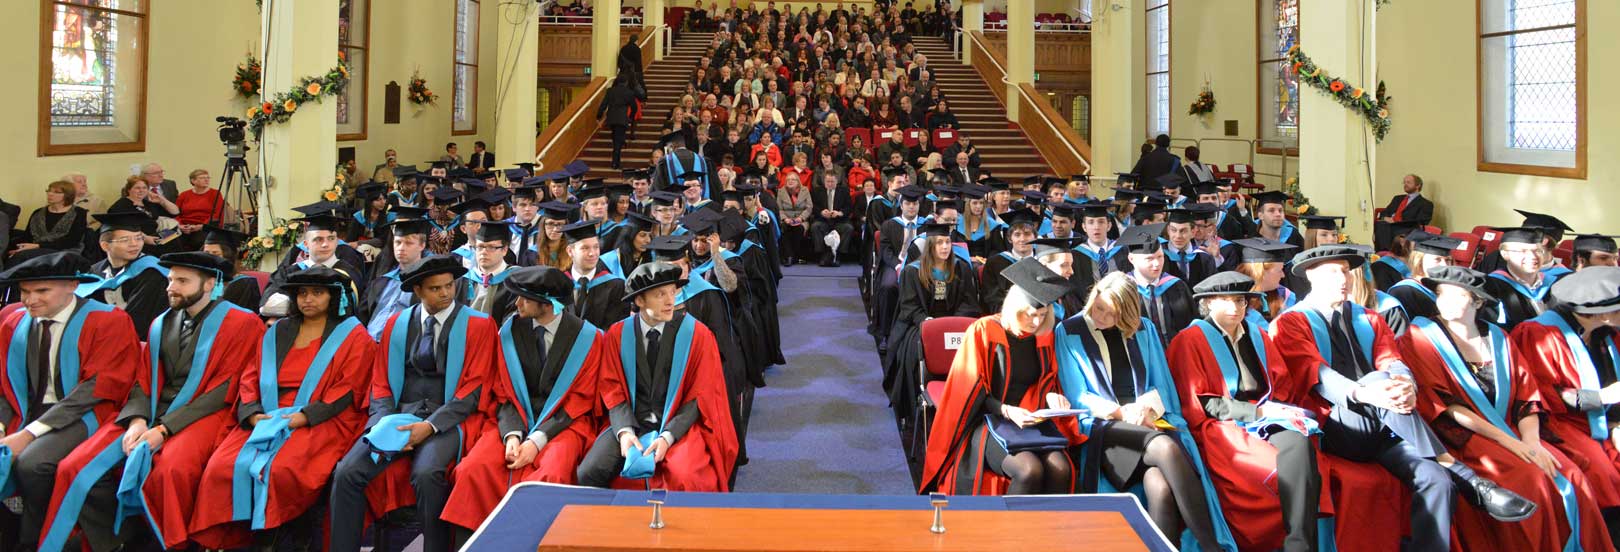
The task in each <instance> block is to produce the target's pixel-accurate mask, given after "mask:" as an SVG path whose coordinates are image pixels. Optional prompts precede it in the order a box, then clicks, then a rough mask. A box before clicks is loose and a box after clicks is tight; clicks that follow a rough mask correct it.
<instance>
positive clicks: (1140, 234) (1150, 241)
mask: <svg viewBox="0 0 1620 552" xmlns="http://www.w3.org/2000/svg"><path fill="white" fill-rule="evenodd" d="M1162 234H1164V223H1162V222H1161V223H1157V224H1143V225H1138V226H1132V227H1130V228H1126V229H1125V231H1124V232H1121V233H1120V235H1119V240H1117V241H1115V243H1116V244H1117V245H1119V246H1121V247H1124V248H1125V249H1126V250H1127V251H1129V252H1131V253H1155V252H1157V251H1159V247H1160V242H1159V236H1160V235H1162Z"/></svg>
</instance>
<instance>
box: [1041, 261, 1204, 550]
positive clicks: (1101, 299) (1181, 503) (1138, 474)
mask: <svg viewBox="0 0 1620 552" xmlns="http://www.w3.org/2000/svg"><path fill="white" fill-rule="evenodd" d="M1144 314H1145V313H1144V312H1143V307H1142V295H1141V293H1139V292H1137V290H1136V283H1135V282H1133V281H1132V280H1131V278H1130V277H1129V276H1127V275H1125V273H1123V272H1113V273H1110V274H1109V275H1107V276H1104V277H1103V279H1102V280H1099V281H1098V282H1097V284H1096V285H1095V286H1093V287H1092V288H1091V293H1090V294H1089V295H1087V297H1086V304H1085V307H1083V308H1082V309H1081V310H1080V312H1079V313H1077V314H1075V315H1074V316H1071V317H1069V319H1068V320H1065V321H1064V322H1063V324H1062V326H1061V327H1060V328H1058V329H1057V330H1056V331H1055V333H1056V335H1057V337H1056V339H1055V347H1056V352H1057V360H1058V380H1059V382H1060V384H1061V387H1062V393H1063V395H1064V397H1065V398H1067V399H1068V400H1069V402H1070V403H1073V404H1076V405H1083V406H1084V407H1085V408H1086V410H1088V411H1089V412H1088V413H1087V414H1085V415H1081V416H1080V419H1079V421H1080V426H1081V427H1089V428H1090V430H1089V432H1088V437H1089V439H1088V441H1087V446H1086V451H1085V456H1086V458H1087V461H1086V463H1085V464H1084V465H1085V470H1086V471H1085V473H1083V474H1082V479H1083V480H1084V481H1086V482H1087V483H1089V484H1091V486H1092V487H1096V488H1095V489H1093V488H1086V489H1084V490H1083V491H1082V492H1089V491H1093V490H1099V491H1104V492H1107V491H1111V490H1117V491H1127V490H1130V489H1132V488H1134V487H1137V486H1138V485H1140V486H1141V487H1142V489H1143V491H1144V493H1145V494H1146V496H1147V506H1148V515H1149V517H1151V518H1152V519H1153V524H1154V525H1156V526H1158V528H1159V530H1160V531H1161V532H1162V533H1164V534H1165V535H1169V536H1170V537H1171V539H1172V540H1173V541H1176V542H1182V539H1181V538H1180V536H1181V534H1182V529H1183V528H1184V527H1185V528H1186V529H1187V530H1188V531H1189V532H1191V533H1192V538H1193V539H1194V540H1195V541H1196V543H1197V546H1198V547H1199V548H1201V549H1203V550H1223V549H1231V547H1230V546H1225V547H1223V546H1220V543H1230V540H1231V535H1230V531H1229V530H1227V529H1226V527H1225V526H1224V522H1222V524H1221V525H1220V526H1217V525H1216V522H1217V520H1220V519H1221V518H1220V517H1219V516H1215V515H1211V513H1210V512H1211V510H1215V511H1219V505H1218V504H1217V503H1215V502H1214V500H1215V494H1214V492H1213V490H1212V489H1209V488H1208V487H1207V483H1206V482H1205V481H1206V480H1207V478H1206V477H1205V476H1204V473H1203V472H1204V470H1203V466H1202V464H1201V463H1200V462H1198V461H1197V460H1196V454H1197V452H1196V451H1197V450H1198V449H1197V446H1196V445H1195V444H1194V443H1192V442H1191V439H1190V438H1189V436H1188V434H1187V431H1186V430H1187V427H1186V420H1184V419H1183V418H1182V417H1181V414H1180V411H1181V403H1180V401H1179V395H1178V394H1177V392H1176V386H1175V381H1174V380H1173V379H1171V377H1170V372H1169V366H1168V362H1167V361H1166V360H1165V352H1164V346H1163V345H1162V344H1161V342H1160V341H1159V337H1158V336H1159V331H1158V328H1156V327H1154V325H1153V321H1152V320H1149V319H1148V318H1147V317H1146V316H1144ZM1178 439H1179V440H1180V444H1179V446H1178V443H1177V440H1178ZM1189 452H1190V453H1191V454H1189Z"/></svg>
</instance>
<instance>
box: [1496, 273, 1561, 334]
mask: <svg viewBox="0 0 1620 552" xmlns="http://www.w3.org/2000/svg"><path fill="white" fill-rule="evenodd" d="M1542 278H1543V279H1546V278H1548V277H1547V276H1542ZM1485 293H1489V294H1490V295H1491V297H1495V298H1496V300H1497V303H1496V304H1495V305H1492V306H1488V307H1486V308H1485V310H1484V311H1482V312H1481V313H1480V316H1481V317H1486V318H1488V319H1490V320H1494V321H1495V322H1496V323H1497V324H1499V325H1501V326H1502V328H1503V329H1506V330H1512V329H1513V327H1514V326H1518V325H1519V323H1520V322H1523V321H1525V320H1529V319H1531V318H1535V317H1537V316H1539V315H1540V314H1541V312H1542V311H1544V310H1546V304H1544V303H1542V302H1541V301H1537V300H1536V299H1535V298H1533V297H1529V296H1526V295H1525V294H1523V293H1520V292H1519V291H1518V290H1517V289H1515V288H1514V286H1513V285H1512V284H1509V283H1507V282H1505V281H1502V280H1501V279H1499V278H1496V277H1494V276H1492V277H1489V278H1486V279H1485ZM1549 296H1550V294H1549Z"/></svg>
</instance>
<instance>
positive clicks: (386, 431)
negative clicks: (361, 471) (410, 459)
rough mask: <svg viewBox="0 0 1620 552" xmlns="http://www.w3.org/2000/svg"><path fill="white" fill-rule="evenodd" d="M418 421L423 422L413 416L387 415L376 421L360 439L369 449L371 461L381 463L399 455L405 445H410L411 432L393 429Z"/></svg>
mask: <svg viewBox="0 0 1620 552" xmlns="http://www.w3.org/2000/svg"><path fill="white" fill-rule="evenodd" d="M420 421H423V420H422V417H421V416H417V415H415V414H389V415H387V416H383V417H382V419H379V420H377V424H376V425H373V426H371V429H368V430H366V434H365V436H364V437H361V439H364V440H365V441H366V444H367V445H369V446H370V447H371V460H372V461H373V462H382V461H384V460H385V459H392V458H393V457H394V455H395V454H399V452H400V451H402V450H404V449H405V445H408V444H410V443H411V432H409V431H400V430H398V429H395V428H397V427H399V426H402V425H407V424H414V423H417V422H420Z"/></svg>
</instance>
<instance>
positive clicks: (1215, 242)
mask: <svg viewBox="0 0 1620 552" xmlns="http://www.w3.org/2000/svg"><path fill="white" fill-rule="evenodd" d="M1200 197H1203V198H1208V199H1210V201H1200V202H1197V203H1190V204H1188V205H1187V209H1190V210H1192V211H1193V212H1194V213H1195V215H1196V216H1195V217H1194V220H1193V239H1192V243H1193V247H1197V248H1198V249H1199V250H1200V251H1203V252H1204V253H1206V254H1208V255H1209V256H1210V257H1213V258H1214V259H1215V266H1216V267H1218V268H1219V269H1220V271H1222V272H1225V271H1228V270H1232V268H1233V267H1236V266H1237V265H1238V261H1239V257H1241V256H1242V249H1243V248H1242V246H1240V245H1238V244H1237V242H1234V241H1230V240H1227V239H1226V238H1223V237H1221V234H1220V231H1219V230H1220V226H1219V224H1220V218H1221V216H1222V215H1224V214H1225V212H1224V211H1221V210H1220V208H1219V207H1217V206H1216V204H1215V203H1214V198H1216V197H1219V196H1218V195H1217V194H1215V193H1209V194H1206V195H1203V196H1200ZM1240 239H1241V238H1240Z"/></svg>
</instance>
